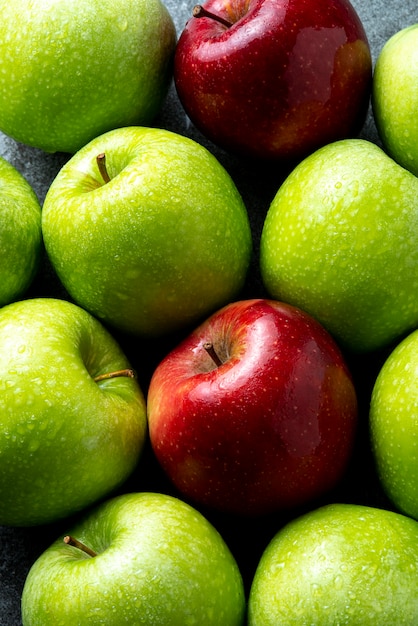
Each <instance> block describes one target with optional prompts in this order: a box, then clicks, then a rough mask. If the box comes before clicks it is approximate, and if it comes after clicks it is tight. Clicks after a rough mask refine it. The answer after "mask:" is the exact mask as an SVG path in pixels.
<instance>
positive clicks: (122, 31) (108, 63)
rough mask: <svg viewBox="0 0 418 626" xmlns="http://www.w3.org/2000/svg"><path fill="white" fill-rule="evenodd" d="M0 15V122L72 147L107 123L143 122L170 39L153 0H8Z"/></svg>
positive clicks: (19, 134)
mask: <svg viewBox="0 0 418 626" xmlns="http://www.w3.org/2000/svg"><path fill="white" fill-rule="evenodd" d="M1 18H2V19H1V22H0V129H1V130H2V131H3V132H4V133H6V134H7V135H9V136H11V137H13V138H14V139H16V140H17V141H20V142H22V143H24V144H27V145H30V146H34V147H36V148H41V149H43V150H45V151H47V152H70V153H74V152H76V151H77V150H78V149H79V148H81V147H82V146H83V145H85V144H86V143H88V141H90V140H91V139H93V138H94V137H96V136H97V135H100V134H102V133H104V132H106V131H108V130H110V129H112V128H117V127H119V126H128V125H134V124H144V125H146V124H148V123H149V122H150V121H151V120H152V119H153V118H154V117H155V115H156V114H157V112H158V111H159V109H160V107H161V105H162V103H163V100H164V98H165V96H166V93H167V90H168V87H169V84H170V81H171V76H172V58H173V54H174V49H175V45H176V32H175V27H174V23H173V20H172V18H171V16H170V14H169V12H168V10H167V9H166V7H165V5H164V3H163V2H162V1H161V0H73V1H72V2H67V1H66V0H32V2H29V3H28V2H27V1H26V0H15V1H14V2H8V3H3V6H2V11H1Z"/></svg>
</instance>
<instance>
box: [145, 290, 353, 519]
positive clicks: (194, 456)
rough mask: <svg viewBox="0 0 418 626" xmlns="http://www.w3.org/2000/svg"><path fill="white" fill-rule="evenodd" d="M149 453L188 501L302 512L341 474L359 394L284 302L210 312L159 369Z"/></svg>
mask: <svg viewBox="0 0 418 626" xmlns="http://www.w3.org/2000/svg"><path fill="white" fill-rule="evenodd" d="M147 405H148V423H149V432H150V439H151V444H152V448H153V450H154V452H155V455H156V457H157V459H158V461H159V463H160V464H161V466H162V468H163V469H164V470H165V472H166V473H167V475H168V476H169V478H170V479H171V481H172V482H173V483H174V485H175V486H176V488H177V489H178V490H179V491H180V492H181V493H182V494H183V495H184V496H186V497H187V498H188V499H190V500H192V501H194V502H196V503H199V504H202V505H204V506H208V507H211V508H213V509H218V510H221V511H227V512H231V513H234V514H240V515H247V516H258V515H262V514H266V513H270V512H272V511H276V510H280V509H282V510H283V509H286V508H289V507H293V506H297V505H301V504H303V503H305V502H307V501H310V500H312V499H313V498H315V497H317V496H319V495H320V494H323V493H324V492H325V491H327V490H328V489H330V488H331V486H334V485H335V484H336V483H337V482H338V480H339V479H340V478H341V476H342V474H343V472H344V470H345V468H346V465H347V461H348V459H349V458H350V455H351V450H352V443H353V438H354V433H355V426H356V418H357V398H356V392H355V389H354V386H353V383H352V379H351V376H350V372H349V371H348V369H347V365H346V363H345V361H344V359H343V357H342V354H341V352H340V350H339V349H338V347H337V345H336V344H335V342H334V341H333V339H332V338H331V336H330V335H329V334H328V333H327V332H326V331H325V330H324V329H323V327H322V326H320V325H319V324H318V323H317V322H316V321H315V320H314V319H312V318H311V317H309V316H308V315H306V314H305V313H304V312H303V311H300V310H299V309H296V308H295V307H292V306H290V305H288V304H285V303H281V302H276V301H272V300H264V299H253V300H242V301H238V302H233V303H230V304H229V305H227V306H225V307H223V308H222V309H221V310H219V311H217V312H215V313H214V314H213V315H212V316H210V317H209V318H208V319H207V320H206V321H205V322H203V323H202V324H201V325H200V326H199V327H198V328H196V329H195V330H194V331H193V332H192V333H191V334H190V335H189V336H188V337H187V338H186V339H184V340H183V341H182V342H181V343H180V344H179V345H178V346H177V347H175V348H174V349H173V350H172V351H171V352H170V353H169V354H168V355H167V356H166V357H165V358H164V359H163V360H162V361H161V362H160V363H159V365H158V366H157V367H156V369H155V371H154V373H153V376H152V378H151V382H150V386H149V392H148V401H147Z"/></svg>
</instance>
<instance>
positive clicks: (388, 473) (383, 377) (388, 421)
mask: <svg viewBox="0 0 418 626" xmlns="http://www.w3.org/2000/svg"><path fill="white" fill-rule="evenodd" d="M370 435H371V444H372V449H373V454H374V458H375V461H376V466H377V470H378V474H379V477H380V480H381V482H382V485H383V487H384V489H385V491H386V492H387V494H388V496H389V498H390V499H391V500H392V502H393V503H394V504H395V506H396V507H397V508H398V509H400V510H401V511H402V512H403V513H406V514H407V515H410V516H411V517H414V518H416V519H417V520H418V331H414V332H413V333H411V334H410V335H408V336H407V337H406V338H405V339H403V340H402V341H401V342H400V343H399V344H398V345H397V346H396V347H395V348H394V350H393V351H392V352H391V353H390V355H389V357H388V358H387V360H386V361H385V362H384V364H383V366H382V368H381V370H380V372H379V375H378V377H377V379H376V382H375V384H374V388H373V393H372V398H371V402H370Z"/></svg>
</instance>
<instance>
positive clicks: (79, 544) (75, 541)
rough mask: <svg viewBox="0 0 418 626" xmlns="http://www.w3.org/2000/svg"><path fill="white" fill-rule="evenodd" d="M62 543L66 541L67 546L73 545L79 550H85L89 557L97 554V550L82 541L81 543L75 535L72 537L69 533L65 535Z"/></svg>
mask: <svg viewBox="0 0 418 626" xmlns="http://www.w3.org/2000/svg"><path fill="white" fill-rule="evenodd" d="M64 543H66V544H67V545H68V546H73V547H74V548H78V549H79V550H82V551H83V552H85V553H86V554H88V555H89V556H91V557H94V556H97V552H95V551H94V550H92V549H91V548H89V547H88V546H86V545H85V544H84V543H82V542H81V541H79V540H78V539H76V538H75V537H72V536H71V535H66V536H65V537H64Z"/></svg>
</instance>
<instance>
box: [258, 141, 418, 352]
mask: <svg viewBox="0 0 418 626" xmlns="http://www.w3.org/2000/svg"><path fill="white" fill-rule="evenodd" d="M260 267H261V275H262V279H263V282H264V284H265V286H266V288H267V291H268V292H269V293H270V295H271V296H272V297H274V298H276V299H278V300H283V301H285V302H289V303H290V304H293V305H295V306H298V307H299V308H301V309H303V310H305V311H306V312H307V313H310V314H311V315H312V316H313V317H315V318H317V319H318V321H319V322H321V323H322V324H323V325H324V326H325V327H326V328H327V330H328V331H329V332H330V333H331V334H332V335H333V336H334V338H335V339H336V340H337V342H339V343H340V345H341V346H342V347H343V348H345V349H348V350H350V351H353V352H357V353H361V352H371V351H373V350H376V349H379V348H381V347H383V346H385V345H387V344H389V343H390V342H392V341H394V340H395V339H396V338H397V337H399V336H401V335H403V334H405V333H407V332H408V331H409V330H412V329H413V328H415V327H416V325H417V324H418V297H417V293H418V179H417V178H416V177H415V176H414V175H413V174H411V173H410V172H409V171H407V170H405V169H404V168H402V167H401V166H400V165H398V164H397V163H396V162H395V161H393V160H392V159H391V158H390V157H389V156H387V154H386V153H385V152H384V151H383V150H381V149H380V148H379V147H378V146H376V145H375V144H373V143H371V142H368V141H366V140H363V139H347V140H342V141H339V142H335V143H333V144H328V145H327V146H325V147H323V148H321V149H319V150H318V151H316V152H315V153H313V154H311V155H310V156H308V157H307V158H306V159H305V160H304V161H302V162H301V163H300V164H299V165H298V166H296V168H295V169H294V170H293V171H292V172H291V173H290V175H289V176H288V178H287V179H286V180H285V181H284V183H283V185H282V186H281V187H280V189H279V190H278V192H277V194H276V196H275V197H274V199H273V201H272V203H271V205H270V207H269V210H268V212H267V216H266V219H265V223H264V226H263V230H262V234H261V244H260Z"/></svg>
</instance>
